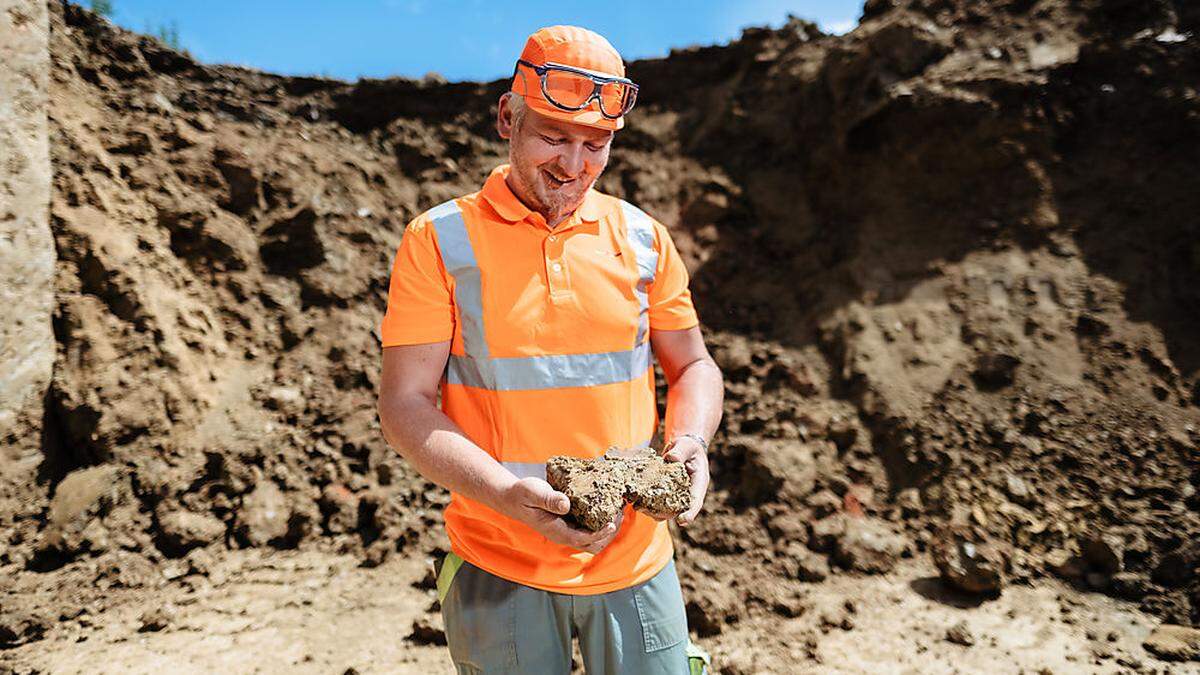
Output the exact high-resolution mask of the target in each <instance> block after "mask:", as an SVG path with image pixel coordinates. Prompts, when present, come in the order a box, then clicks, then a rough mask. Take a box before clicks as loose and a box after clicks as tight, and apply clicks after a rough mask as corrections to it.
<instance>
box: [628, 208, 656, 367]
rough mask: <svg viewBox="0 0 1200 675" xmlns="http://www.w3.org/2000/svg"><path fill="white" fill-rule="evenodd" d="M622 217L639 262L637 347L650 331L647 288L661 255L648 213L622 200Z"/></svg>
mask: <svg viewBox="0 0 1200 675" xmlns="http://www.w3.org/2000/svg"><path fill="white" fill-rule="evenodd" d="M621 213H622V214H623V215H624V216H625V236H626V238H628V240H629V246H630V247H631V248H633V255H634V257H635V258H636V259H637V266H638V284H637V289H636V290H635V291H634V293H635V294H636V295H637V299H638V331H637V339H636V342H635V344H639V345H640V344H641V343H642V341H643V340H645V339H646V332H647V331H648V330H649V329H650V317H649V312H650V294H649V292H648V288H649V286H650V284H652V283H654V272H655V270H657V269H658V251H657V250H655V248H654V223H653V221H652V220H650V216H648V215H646V212H645V211H642V210H641V209H639V208H638V207H636V206H634V205H633V204H630V203H629V202H627V201H625V200H621Z"/></svg>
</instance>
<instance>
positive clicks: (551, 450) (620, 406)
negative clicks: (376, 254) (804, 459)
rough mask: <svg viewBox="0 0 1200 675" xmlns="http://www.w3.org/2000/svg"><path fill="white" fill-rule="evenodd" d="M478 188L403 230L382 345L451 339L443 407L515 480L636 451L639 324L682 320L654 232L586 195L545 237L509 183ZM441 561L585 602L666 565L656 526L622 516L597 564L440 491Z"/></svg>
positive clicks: (651, 423) (649, 430)
mask: <svg viewBox="0 0 1200 675" xmlns="http://www.w3.org/2000/svg"><path fill="white" fill-rule="evenodd" d="M507 175H508V166H507V165H502V166H500V167H498V168H496V169H495V170H494V171H493V172H492V174H491V175H490V176H489V177H488V179H487V182H486V183H485V184H484V186H483V189H482V190H481V191H479V192H476V193H474V194H470V195H467V196H465V197H461V198H459V199H456V200H453V201H451V202H447V203H445V204H442V205H440V206H438V207H435V208H433V209H431V210H429V211H427V212H425V213H423V214H421V215H420V216H418V217H416V218H415V219H413V221H412V222H411V223H409V225H408V227H407V229H406V230H405V232H404V237H403V239H402V241H401V244H400V249H399V251H398V252H397V254H396V260H395V264H394V266H393V268H392V277H391V287H390V290H389V294H388V308H387V313H386V315H385V316H384V319H383V325H382V331H381V332H382V336H383V346H384V347H392V346H396V345H408V344H421V343H428V342H441V341H445V340H449V341H450V358H449V360H448V362H447V365H446V371H445V373H444V374H443V378H442V382H441V387H442V410H443V411H444V412H445V413H446V415H447V416H449V417H450V418H451V419H453V420H454V421H455V422H456V423H457V424H458V425H459V426H460V427H461V428H462V429H463V431H464V432H465V433H466V435H467V436H468V437H469V438H470V439H471V440H472V441H473V442H474V443H476V444H477V445H479V447H481V448H483V449H484V450H486V451H487V452H488V453H489V454H491V455H492V456H493V457H495V458H496V459H497V460H498V461H500V462H501V463H502V464H503V465H504V466H506V467H507V468H509V470H511V471H513V473H514V474H516V475H517V476H518V477H526V476H538V477H543V478H544V477H545V464H544V463H545V461H546V460H547V459H548V458H550V457H552V456H554V455H573V456H577V457H596V456H599V455H601V454H603V453H604V451H605V450H606V449H607V448H609V447H610V446H613V445H616V446H620V447H622V448H629V447H635V446H639V445H641V446H644V445H647V444H648V443H649V442H650V439H651V438H652V437H653V435H654V432H655V429H656V428H657V427H658V422H659V420H658V411H657V407H656V405H655V395H654V369H653V367H652V365H653V362H652V358H653V357H652V354H651V351H650V344H649V337H650V336H649V331H650V330H680V329H686V328H691V327H693V326H695V325H697V323H698V320H697V317H696V311H695V309H694V308H693V306H692V300H691V294H690V292H689V291H688V274H687V270H686V268H685V267H684V265H683V262H682V260H680V258H679V254H678V252H677V251H676V249H675V245H674V244H673V243H672V241H671V237H670V235H669V234H668V232H667V230H666V228H665V227H663V226H662V224H660V223H658V222H657V221H655V220H654V219H652V218H650V217H649V216H647V215H646V214H645V213H643V212H642V211H640V210H639V209H637V208H636V207H633V206H632V205H630V204H628V203H627V202H624V201H622V200H619V199H616V198H614V197H610V196H608V195H604V194H601V193H599V192H596V191H595V190H591V191H589V192H588V194H587V196H586V197H585V199H584V202H583V204H582V205H581V206H580V207H579V209H577V210H576V212H575V213H574V214H572V215H571V217H570V218H569V219H568V220H566V221H564V222H562V223H560V224H559V225H558V226H557V227H556V228H554V229H553V230H551V229H550V228H549V227H548V226H547V225H546V221H545V220H544V219H543V218H542V216H541V215H540V214H538V213H535V212H532V211H530V210H529V209H528V208H527V207H526V206H525V205H524V204H522V203H521V201H520V200H518V199H517V198H516V196H515V195H513V193H512V191H511V190H509V188H508V184H507V183H506V182H505V177H506V176H507ZM445 517H446V529H447V532H448V534H449V536H450V542H451V545H452V547H453V549H454V552H455V553H457V554H458V555H459V556H461V557H462V558H463V559H464V560H466V561H468V562H470V563H472V564H473V565H476V566H478V567H480V568H482V569H484V570H487V571H488V572H491V573H492V574H495V575H497V576H500V577H503V578H505V579H509V580H511V581H515V582H518V583H521V584H525V585H528V586H533V587H535V588H541V589H545V590H549V591H555V592H559V593H573V594H594V593H605V592H608V591H613V590H617V589H621V588H627V587H629V586H633V585H635V584H638V583H641V582H642V581H645V580H647V579H649V578H650V577H652V576H654V574H655V573H657V572H658V571H659V570H660V569H662V567H663V566H664V565H666V563H667V561H668V560H669V559H670V557H671V555H672V546H671V538H670V534H669V532H668V530H667V525H666V523H659V522H656V521H655V520H654V519H653V518H650V517H649V516H646V515H643V514H641V513H638V512H636V511H633V510H632V509H630V508H627V509H626V513H625V519H624V523H623V524H622V527H621V530H620V532H619V533H618V534H617V536H616V538H615V539H614V540H613V542H612V543H611V544H610V545H609V546H608V547H607V548H606V549H605V550H604V551H602V552H601V553H600V554H599V555H592V554H590V553H586V552H581V551H577V550H574V549H571V548H569V547H566V546H561V545H558V544H554V543H552V542H550V541H549V540H547V539H546V538H545V537H543V536H542V535H540V534H538V533H537V532H536V531H534V530H533V529H531V528H529V527H528V526H526V525H525V524H523V523H520V522H518V521H515V520H512V519H510V518H507V517H505V516H502V515H501V514H499V513H497V512H495V511H493V510H492V509H489V508H487V507H486V506H484V505H482V504H480V503H478V502H475V501H473V500H470V499H467V498H466V497H463V496H462V495H459V494H457V493H452V494H451V502H450V506H449V507H447V509H446V514H445Z"/></svg>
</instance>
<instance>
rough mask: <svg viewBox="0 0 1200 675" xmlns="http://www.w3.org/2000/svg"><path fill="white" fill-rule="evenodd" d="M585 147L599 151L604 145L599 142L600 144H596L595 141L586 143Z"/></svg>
mask: <svg viewBox="0 0 1200 675" xmlns="http://www.w3.org/2000/svg"><path fill="white" fill-rule="evenodd" d="M587 147H588V150H591V151H592V152H600V151H601V150H603V149H604V145H603V144H601V145H596V144H595V143H588V144H587Z"/></svg>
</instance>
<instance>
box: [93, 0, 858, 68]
mask: <svg viewBox="0 0 1200 675" xmlns="http://www.w3.org/2000/svg"><path fill="white" fill-rule="evenodd" d="M77 1H79V2H81V4H83V5H85V6H90V0H77ZM112 4H113V9H114V12H113V15H112V19H113V21H115V22H116V23H117V24H119V25H121V26H124V27H126V28H130V29H132V30H136V31H140V32H149V31H150V29H152V28H153V27H156V26H163V25H169V24H172V23H173V24H174V25H175V26H176V27H177V28H178V32H179V40H180V43H181V44H182V46H183V47H184V48H186V49H188V50H189V51H191V53H192V54H193V55H194V56H195V57H197V58H198V59H200V60H201V61H204V62H206V63H235V64H239V65H245V66H251V67H254V68H260V69H262V70H267V71H271V72H275V73H281V74H288V75H301V74H303V75H326V76H330V77H338V78H342V79H346V80H353V79H356V78H358V77H389V76H403V77H414V78H415V77H420V76H422V75H424V74H425V73H428V72H431V71H432V72H438V73H440V74H442V75H443V76H444V77H446V78H448V79H450V80H493V79H496V78H500V77H505V76H507V75H509V74H510V73H511V71H512V63H513V61H515V60H516V57H517V54H518V53H520V51H521V46H522V45H523V44H524V41H525V38H526V36H528V35H529V34H530V33H532V32H533V31H535V30H537V29H538V28H540V27H541V26H546V25H551V24H556V23H569V24H575V25H581V26H585V27H587V28H591V29H592V30H595V31H597V32H599V33H601V34H603V35H604V36H605V37H607V38H608V39H609V41H610V42H612V43H613V45H614V46H616V48H617V49H618V50H619V51H620V52H621V55H622V56H624V57H625V59H626V60H633V59H639V58H648V57H656V56H665V55H666V54H667V52H668V51H669V50H670V49H671V48H672V47H684V46H688V45H709V44H715V43H721V42H727V41H729V40H731V39H734V38H736V37H737V36H738V35H739V34H740V33H741V30H742V28H745V27H746V26H761V25H771V26H779V25H781V24H782V23H783V22H784V20H785V19H786V18H787V15H788V14H789V13H791V14H795V15H796V16H800V17H803V18H806V19H809V20H812V21H816V22H817V23H818V24H820V25H821V26H822V28H824V29H825V30H826V31H828V32H838V33H841V32H845V31H847V30H849V29H850V28H852V27H853V26H854V24H855V22H856V21H857V19H858V16H859V14H860V13H861V10H862V1H861V0H808V1H794V2H788V1H786V0H743V1H740V2H739V1H736V0H735V1H725V2H717V1H709V0H697V1H693V2H686V1H684V0H665V1H662V2H653V1H649V0H642V1H640V2H620V1H616V0H608V2H597V1H595V0H593V1H592V2H577V1H574V0H557V1H555V2H552V1H548V0H533V1H526V2H516V1H514V2H507V3H504V2H495V1H494V0H493V1H490V2H489V1H487V0H456V1H450V0H443V1H441V2H438V1H436V0H343V1H342V2H333V1H326V2H317V1H316V0H290V1H288V2H283V1H280V0H207V1H205V2H197V1H196V0H176V1H174V2H170V1H166V0H112Z"/></svg>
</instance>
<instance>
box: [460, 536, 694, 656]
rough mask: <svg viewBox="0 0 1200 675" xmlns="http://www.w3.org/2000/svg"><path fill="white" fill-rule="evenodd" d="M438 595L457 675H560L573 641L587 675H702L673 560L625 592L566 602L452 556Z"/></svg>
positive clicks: (562, 596) (569, 597)
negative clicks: (501, 674)
mask: <svg viewBox="0 0 1200 675" xmlns="http://www.w3.org/2000/svg"><path fill="white" fill-rule="evenodd" d="M447 573H449V574H447ZM438 587H439V595H443V599H442V618H443V619H445V623H446V641H447V643H448V645H449V648H450V658H451V659H452V660H453V661H454V666H455V668H456V669H457V671H458V673H460V674H462V675H476V674H478V673H485V674H487V675H491V674H492V673H530V674H538V675H541V674H543V673H544V674H546V675H554V674H556V673H562V674H563V675H566V674H567V673H570V671H571V640H572V638H573V637H578V638H579V650H580V652H581V653H582V655H583V666H584V669H585V670H586V671H587V673H588V675H601V674H604V675H617V674H618V673H635V674H637V675H643V674H644V675H654V674H658V673H662V674H663V675H689V673H700V672H704V669H703V668H702V667H701V664H700V662H699V661H698V658H699V657H698V656H697V652H696V651H695V648H694V647H692V646H691V645H690V643H689V642H688V629H687V616H686V615H685V613H684V608H683V593H682V592H681V591H680V589H679V577H678V576H676V574H675V561H674V560H671V561H670V562H669V563H667V566H666V567H664V568H663V569H662V571H660V572H659V573H658V574H656V575H654V576H653V577H652V578H650V579H649V580H648V581H646V582H643V583H641V584H638V585H637V586H633V587H631V588H626V589H622V590H619V591H612V592H610V593H601V594H597V595H565V594H561V593H551V592H549V591H543V590H539V589H536V588H530V587H529V586H522V585H521V584H517V583H514V582H511V581H508V580H506V579H501V578H500V577H497V576H495V575H492V574H490V573H488V572H485V571H483V570H481V569H479V568H478V567H475V566H474V565H472V564H470V563H468V562H465V561H462V559H461V558H459V557H458V556H456V555H455V554H453V553H451V554H449V555H448V556H447V558H446V560H445V561H444V563H443V565H442V568H441V570H440V571H439V575H438ZM689 655H691V656H693V658H692V661H691V665H690V664H689ZM705 660H707V659H705Z"/></svg>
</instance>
